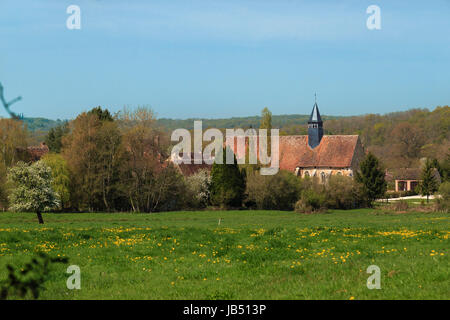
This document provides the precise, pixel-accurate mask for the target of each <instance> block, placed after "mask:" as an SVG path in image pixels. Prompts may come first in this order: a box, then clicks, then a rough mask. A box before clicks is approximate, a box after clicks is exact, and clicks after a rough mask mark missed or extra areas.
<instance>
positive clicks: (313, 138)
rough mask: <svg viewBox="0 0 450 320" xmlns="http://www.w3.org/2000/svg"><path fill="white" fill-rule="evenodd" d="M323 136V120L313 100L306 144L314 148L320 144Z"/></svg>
mask: <svg viewBox="0 0 450 320" xmlns="http://www.w3.org/2000/svg"><path fill="white" fill-rule="evenodd" d="M322 137H323V122H322V118H321V117H320V112H319V107H318V106H317V101H315V103H314V106H313V109H312V112H311V116H310V117H309V121H308V145H309V146H310V147H311V149H314V148H315V147H317V146H318V145H319V144H320V140H322Z"/></svg>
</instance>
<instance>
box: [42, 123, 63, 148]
mask: <svg viewBox="0 0 450 320" xmlns="http://www.w3.org/2000/svg"><path fill="white" fill-rule="evenodd" d="M68 133H69V126H68V124H67V122H65V123H63V124H61V125H59V126H57V127H55V128H51V129H50V131H49V132H48V134H47V136H46V137H45V143H46V144H47V146H48V148H49V149H50V151H52V152H55V153H60V152H61V147H62V138H63V136H65V135H66V134H68Z"/></svg>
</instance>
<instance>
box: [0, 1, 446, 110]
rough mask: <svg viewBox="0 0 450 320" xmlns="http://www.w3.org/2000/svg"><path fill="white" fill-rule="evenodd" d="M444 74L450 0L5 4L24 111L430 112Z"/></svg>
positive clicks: (10, 72) (5, 40) (1, 4)
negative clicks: (72, 9)
mask: <svg viewBox="0 0 450 320" xmlns="http://www.w3.org/2000/svg"><path fill="white" fill-rule="evenodd" d="M70 5H78V6H79V8H80V10H81V29H79V30H76V29H74V30H70V29H68V28H67V26H66V21H67V19H68V18H69V17H70V14H68V13H67V12H66V10H67V7H68V6H70ZM370 5H377V6H378V7H379V8H380V18H381V29H379V30H369V29H368V28H367V25H366V21H367V19H368V18H369V16H370V15H371V14H368V13H367V12H366V10H367V8H368V7H369V6H370ZM449 71H450V0H435V1H429V2H428V1H411V0H410V1H392V0H388V1H378V0H371V1H364V0H355V1H345V0H343V1H327V0H325V1H299V0H276V1H275V0H271V1H266V0H252V1H250V0H239V1H238V0H221V1H218V0H203V1H200V0H193V1H190V0H161V1H160V0H151V1H137V0H134V1H133V0H130V1H119V0H80V1H76V0H70V1H65V0H46V1H44V0H21V1H17V0H0V82H1V83H2V84H3V86H4V88H5V98H6V99H7V100H12V99H13V98H15V97H16V96H19V95H21V96H22V97H23V100H22V101H20V102H17V103H16V104H14V105H13V106H12V110H13V111H15V112H17V113H23V114H24V116H25V117H45V118H49V119H72V118H74V117H76V116H77V114H79V113H81V112H83V111H87V110H89V109H91V108H93V107H96V106H102V107H106V108H108V109H109V110H110V111H112V112H117V111H119V110H121V109H123V107H125V106H127V107H128V108H135V107H138V106H147V107H150V108H152V109H153V110H154V111H155V113H156V114H157V116H158V117H160V118H161V117H164V118H178V119H185V118H192V117H202V118H224V117H238V116H254V115H259V114H260V113H261V110H262V109H263V108H264V107H268V108H269V109H270V110H271V111H272V113H273V114H309V113H310V112H311V109H312V106H313V104H314V94H315V93H317V102H318V105H319V109H320V112H321V113H322V114H325V115H359V114H367V113H388V112H393V111H402V110H407V109H411V108H429V109H430V110H431V109H434V108H435V107H436V106H439V105H441V106H442V105H448V104H449V103H450V79H449ZM2 116H3V117H6V116H7V113H6V112H5V111H4V110H3V109H0V117H2Z"/></svg>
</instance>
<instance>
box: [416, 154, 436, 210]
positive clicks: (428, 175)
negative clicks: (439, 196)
mask: <svg viewBox="0 0 450 320" xmlns="http://www.w3.org/2000/svg"><path fill="white" fill-rule="evenodd" d="M434 170H435V168H434V166H433V161H430V160H429V159H427V161H426V163H425V166H424V167H423V170H422V174H421V176H420V180H421V181H420V184H419V190H420V194H421V195H422V196H427V202H428V201H429V197H430V195H431V194H433V193H435V192H436V191H437V190H438V182H437V181H436V178H435V176H434Z"/></svg>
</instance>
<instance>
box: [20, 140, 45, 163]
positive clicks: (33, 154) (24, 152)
mask: <svg viewBox="0 0 450 320" xmlns="http://www.w3.org/2000/svg"><path fill="white" fill-rule="evenodd" d="M49 151H50V150H49V148H48V146H47V145H46V144H45V142H42V143H41V144H40V145H39V146H29V147H26V148H17V152H18V153H19V155H21V158H22V159H24V160H26V161H29V162H36V161H39V160H40V159H41V158H42V157H43V156H44V155H46V154H47V153H48V152H49Z"/></svg>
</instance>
